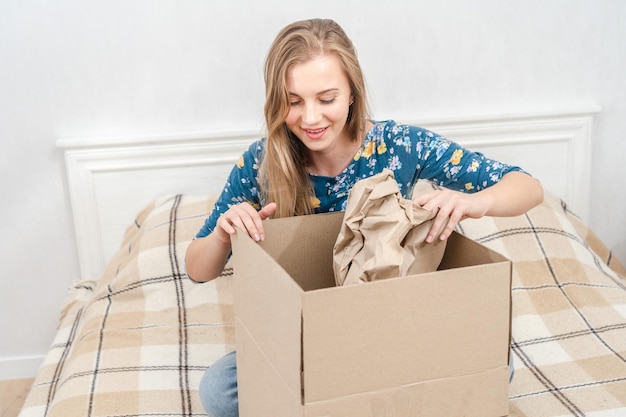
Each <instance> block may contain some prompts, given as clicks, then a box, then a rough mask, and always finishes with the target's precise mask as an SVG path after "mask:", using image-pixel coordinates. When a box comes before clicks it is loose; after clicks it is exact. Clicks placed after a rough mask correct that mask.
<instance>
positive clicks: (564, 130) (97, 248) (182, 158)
mask: <svg viewBox="0 0 626 417" xmlns="http://www.w3.org/2000/svg"><path fill="white" fill-rule="evenodd" d="M599 111H600V109H599V107H597V106H595V105H586V106H582V107H578V108H575V109H560V110H554V111H545V112H535V113H515V114H498V115H482V116H464V117H447V118H438V119H431V120H418V119H416V120H397V121H398V122H405V123H409V124H414V125H418V126H423V127H426V128H428V129H431V130H433V131H435V132H437V133H439V134H441V135H444V136H446V137H448V138H449V139H452V140H455V141H457V142H459V143H461V144H462V145H464V146H466V147H468V148H469V149H472V150H476V151H481V152H483V153H485V154H486V155H488V156H490V157H492V158H495V159H498V160H501V161H503V162H507V163H512V164H515V165H519V166H521V167H523V168H524V169H526V170H527V171H528V172H530V173H531V174H532V175H533V176H535V177H537V178H538V179H540V180H541V181H542V183H543V185H544V187H545V188H546V190H548V191H550V192H551V193H553V194H556V195H557V196H559V197H561V198H562V199H563V200H565V201H566V202H567V204H568V205H569V207H570V208H571V209H572V210H573V211H574V212H575V213H577V214H578V215H579V216H580V217H581V218H582V219H583V220H585V221H586V220H587V219H588V210H589V191H590V190H589V188H590V182H589V181H590V162H591V136H592V127H593V117H594V115H595V114H597V113H598V112H599ZM260 135H261V133H260V132H258V131H247V132H206V133H180V134H167V135H152V136H150V135H149V136H128V137H116V138H79V139H60V140H59V141H58V142H57V146H58V147H59V148H61V149H62V150H63V151H64V154H65V162H66V172H67V179H68V186H69V194H70V198H71V204H72V211H73V217H74V228H75V231H76V243H77V247H78V257H79V261H80V270H81V277H82V278H83V279H97V278H99V276H100V274H101V272H102V270H103V269H104V266H105V264H106V262H107V261H108V259H109V258H110V257H111V256H112V255H113V253H114V252H115V251H116V250H117V248H118V246H119V244H120V242H121V240H122V237H123V234H124V231H125V230H126V228H127V227H128V225H130V224H131V223H132V222H133V220H134V218H135V215H136V214H137V213H138V212H139V211H140V210H141V209H142V208H144V207H145V206H146V205H147V204H149V203H150V202H151V201H152V200H153V199H154V198H156V197H158V196H161V195H166V194H178V193H181V194H217V193H219V192H220V190H221V187H222V186H223V185H224V182H225V180H226V177H227V175H228V173H229V172H230V169H231V168H232V166H233V164H234V162H235V161H236V160H237V158H238V157H239V155H240V154H241V153H242V152H243V150H245V149H246V148H247V146H248V145H249V144H250V143H251V142H252V141H254V140H256V139H258V138H259V137H260Z"/></svg>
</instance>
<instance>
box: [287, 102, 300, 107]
mask: <svg viewBox="0 0 626 417" xmlns="http://www.w3.org/2000/svg"><path fill="white" fill-rule="evenodd" d="M298 104H300V101H291V102H289V105H290V106H297V105H298Z"/></svg>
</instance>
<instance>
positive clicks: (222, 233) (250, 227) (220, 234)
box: [213, 203, 276, 243]
mask: <svg viewBox="0 0 626 417" xmlns="http://www.w3.org/2000/svg"><path fill="white" fill-rule="evenodd" d="M275 211H276V203H269V204H268V205H266V206H265V207H263V208H262V209H261V210H259V211H256V210H255V209H254V207H252V206H251V205H250V204H248V203H241V204H237V205H236V206H232V207H231V208H229V209H228V210H227V211H226V212H225V213H224V214H222V215H221V216H220V218H219V219H218V220H217V224H216V225H215V229H214V230H213V233H215V234H216V236H217V238H218V239H220V240H221V241H222V242H224V243H230V235H232V234H234V233H235V227H237V228H239V229H241V230H244V231H246V232H248V235H250V237H251V238H252V239H254V240H255V241H257V242H258V241H261V240H264V239H265V232H264V231H263V223H262V222H263V220H265V219H267V218H268V217H270V216H271V215H272V214H274V212H275Z"/></svg>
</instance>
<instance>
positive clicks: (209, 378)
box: [200, 351, 239, 417]
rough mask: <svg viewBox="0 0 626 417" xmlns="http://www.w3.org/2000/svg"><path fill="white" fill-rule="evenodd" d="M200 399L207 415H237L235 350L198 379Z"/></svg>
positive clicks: (228, 416)
mask: <svg viewBox="0 0 626 417" xmlns="http://www.w3.org/2000/svg"><path fill="white" fill-rule="evenodd" d="M200 400H201V401H202V405H203V406H204V409H205V410H206V413H207V415H208V416H209V417H238V416H239V400H238V396H237V362H236V356H235V352H234V351H233V352H230V353H228V354H226V355H225V356H223V357H222V358H220V359H219V360H218V361H216V362H215V363H214V364H213V365H211V367H210V368H209V369H207V371H206V372H205V373H204V376H203V377H202V380H201V381H200Z"/></svg>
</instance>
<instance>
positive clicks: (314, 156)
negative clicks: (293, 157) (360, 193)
mask: <svg viewBox="0 0 626 417" xmlns="http://www.w3.org/2000/svg"><path fill="white" fill-rule="evenodd" d="M373 126H374V125H373V124H372V123H371V122H370V121H369V120H368V121H367V123H366V125H365V129H364V131H363V133H362V134H361V135H359V136H360V137H359V139H358V140H356V141H351V140H348V139H346V140H345V141H343V142H342V145H341V146H337V147H335V148H333V149H332V150H329V151H328V152H324V153H310V154H309V157H310V159H311V162H310V163H309V165H308V166H307V171H308V172H309V173H311V174H314V175H321V176H325V177H336V176H337V175H339V174H341V173H342V172H343V171H344V170H345V169H346V168H347V167H348V166H349V165H350V163H351V162H352V160H353V159H354V155H356V152H357V150H358V149H359V148H360V147H361V146H362V145H363V139H364V138H365V135H366V134H367V132H369V130H370V129H371V128H372V127H373Z"/></svg>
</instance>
